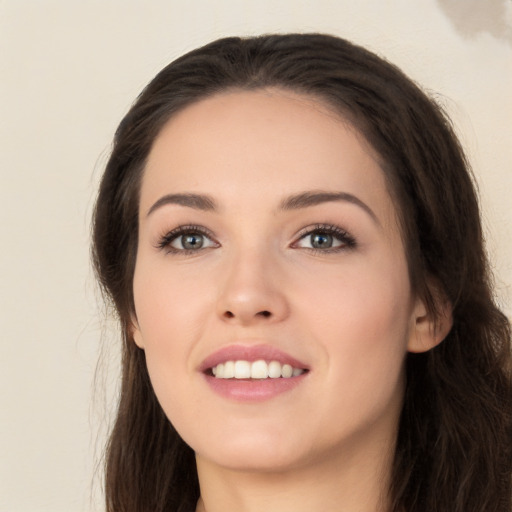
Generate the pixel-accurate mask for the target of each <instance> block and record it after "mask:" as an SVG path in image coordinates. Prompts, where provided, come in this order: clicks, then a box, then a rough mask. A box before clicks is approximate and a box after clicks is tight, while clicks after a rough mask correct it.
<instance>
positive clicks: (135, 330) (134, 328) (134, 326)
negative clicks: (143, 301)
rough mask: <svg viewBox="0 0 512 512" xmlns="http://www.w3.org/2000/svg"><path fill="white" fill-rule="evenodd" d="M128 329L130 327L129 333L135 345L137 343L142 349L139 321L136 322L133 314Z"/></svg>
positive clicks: (142, 342) (142, 341)
mask: <svg viewBox="0 0 512 512" xmlns="http://www.w3.org/2000/svg"><path fill="white" fill-rule="evenodd" d="M130 329H131V335H132V338H133V341H134V342H135V345H137V346H138V347H139V348H141V349H144V340H143V338H142V333H141V332H140V327H139V322H138V320H137V317H136V316H135V314H133V315H132V319H131V326H130Z"/></svg>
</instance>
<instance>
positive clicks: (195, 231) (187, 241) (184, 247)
mask: <svg viewBox="0 0 512 512" xmlns="http://www.w3.org/2000/svg"><path fill="white" fill-rule="evenodd" d="M209 247H218V243H217V242H214V241H213V240H212V238H211V235H210V234H209V233H207V232H206V230H204V229H203V228H200V227H196V226H179V227H177V228H176V229H173V230H172V231H170V232H169V233H166V234H165V235H163V236H162V237H161V239H160V240H159V242H158V248H160V249H167V251H168V252H171V253H173V252H174V253H179V252H181V253H185V254H190V253H193V252H198V251H200V250H201V249H207V248H209Z"/></svg>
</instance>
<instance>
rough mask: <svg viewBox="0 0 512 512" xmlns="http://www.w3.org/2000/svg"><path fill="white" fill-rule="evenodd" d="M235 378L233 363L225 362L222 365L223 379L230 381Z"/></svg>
mask: <svg viewBox="0 0 512 512" xmlns="http://www.w3.org/2000/svg"><path fill="white" fill-rule="evenodd" d="M234 376H235V362H234V361H226V362H225V363H224V378H225V379H232V378H233V377H234Z"/></svg>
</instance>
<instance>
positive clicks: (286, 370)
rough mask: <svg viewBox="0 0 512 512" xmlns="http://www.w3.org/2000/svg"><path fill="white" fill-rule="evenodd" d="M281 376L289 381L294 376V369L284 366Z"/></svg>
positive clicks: (287, 365)
mask: <svg viewBox="0 0 512 512" xmlns="http://www.w3.org/2000/svg"><path fill="white" fill-rule="evenodd" d="M281 375H282V376H283V378H284V379H289V378H290V377H291V376H292V375H293V368H292V367H291V366H290V365H289V364H283V368H282V370H281Z"/></svg>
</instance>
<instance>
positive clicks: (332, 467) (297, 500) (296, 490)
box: [196, 443, 393, 512]
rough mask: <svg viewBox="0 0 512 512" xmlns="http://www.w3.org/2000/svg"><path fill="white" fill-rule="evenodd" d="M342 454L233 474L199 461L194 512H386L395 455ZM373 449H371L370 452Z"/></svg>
mask: <svg viewBox="0 0 512 512" xmlns="http://www.w3.org/2000/svg"><path fill="white" fill-rule="evenodd" d="M389 446H390V445H389V443H387V448H385V449H383V446H382V445H381V446H380V449H379V450H375V449H374V448H375V447H371V446H369V447H368V449H367V450H365V453H361V451H360V450H359V451H357V450H344V452H343V453H332V454H330V455H329V457H324V458H322V460H321V461H320V462H319V461H313V463H310V464H307V465H304V466H301V467H293V468H287V469H286V470H283V471H272V472H269V471H251V470H243V471H241V470H240V469H229V468H224V467H221V466H218V465H216V464H215V463H212V462H211V461H208V460H204V459H202V458H201V457H199V456H198V457H197V468H198V475H199V482H200V487H201V498H200V500H199V502H198V506H197V511H196V512H225V511H226V510H237V512H261V510H265V512H277V511H279V512H311V511H312V510H322V511H323V512H386V511H388V510H389V503H388V497H387V490H388V488H389V483H390V475H391V465H392V461H393V450H390V449H389ZM372 448H373V449H372Z"/></svg>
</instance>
